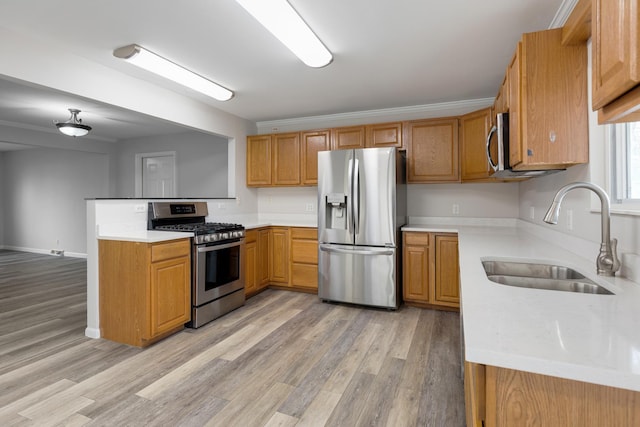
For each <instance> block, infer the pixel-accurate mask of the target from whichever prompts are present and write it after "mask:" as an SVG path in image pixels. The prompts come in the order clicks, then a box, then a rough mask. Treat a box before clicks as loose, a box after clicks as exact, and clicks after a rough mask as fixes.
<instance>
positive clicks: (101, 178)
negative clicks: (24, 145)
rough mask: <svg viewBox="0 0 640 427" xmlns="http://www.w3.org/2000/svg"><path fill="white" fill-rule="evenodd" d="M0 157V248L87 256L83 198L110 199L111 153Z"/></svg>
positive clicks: (42, 151) (37, 151)
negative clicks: (0, 242)
mask: <svg viewBox="0 0 640 427" xmlns="http://www.w3.org/2000/svg"><path fill="white" fill-rule="evenodd" d="M2 158H3V162H2V168H1V170H0V176H1V178H2V183H3V185H2V187H3V188H2V191H3V194H2V209H0V210H1V211H2V213H1V214H0V215H2V219H3V221H2V223H3V224H4V238H3V243H4V246H5V247H8V248H14V249H24V250H31V251H35V252H48V251H49V250H51V249H64V250H65V251H66V252H67V253H69V254H85V253H86V243H87V238H86V223H87V221H86V210H87V208H86V201H85V198H94V197H108V191H109V155H108V154H104V153H89V152H81V151H74V150H60V149H48V148H34V149H28V150H20V151H8V152H5V153H4V154H2Z"/></svg>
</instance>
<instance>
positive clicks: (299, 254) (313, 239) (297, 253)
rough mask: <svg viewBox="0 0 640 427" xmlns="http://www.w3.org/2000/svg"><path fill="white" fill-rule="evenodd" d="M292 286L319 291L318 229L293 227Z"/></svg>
mask: <svg viewBox="0 0 640 427" xmlns="http://www.w3.org/2000/svg"><path fill="white" fill-rule="evenodd" d="M290 252H291V287H293V288H300V289H303V290H310V291H315V292H317V291H318V229H317V228H299V227H295V228H291V251H290Z"/></svg>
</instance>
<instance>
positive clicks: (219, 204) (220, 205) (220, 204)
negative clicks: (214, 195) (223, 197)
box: [218, 203, 227, 210]
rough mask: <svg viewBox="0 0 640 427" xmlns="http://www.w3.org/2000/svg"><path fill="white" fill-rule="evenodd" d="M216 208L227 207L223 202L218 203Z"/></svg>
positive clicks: (223, 208) (222, 208)
mask: <svg viewBox="0 0 640 427" xmlns="http://www.w3.org/2000/svg"><path fill="white" fill-rule="evenodd" d="M218 209H220V210H225V209H227V205H225V204H224V203H218Z"/></svg>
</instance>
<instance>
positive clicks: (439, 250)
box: [433, 234, 460, 307]
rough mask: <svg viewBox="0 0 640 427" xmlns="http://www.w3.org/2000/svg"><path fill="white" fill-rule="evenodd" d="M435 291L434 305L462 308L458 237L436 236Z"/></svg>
mask: <svg viewBox="0 0 640 427" xmlns="http://www.w3.org/2000/svg"><path fill="white" fill-rule="evenodd" d="M435 247H436V249H435V252H436V254H435V258H436V260H435V262H436V267H435V275H436V279H435V281H434V285H435V290H434V292H433V303H434V304H439V305H446V306H450V307H459V306H460V290H459V289H460V287H459V286H460V284H459V283H460V275H459V272H458V236H457V235H455V234H436V235H435Z"/></svg>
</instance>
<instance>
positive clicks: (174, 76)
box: [113, 44, 233, 101]
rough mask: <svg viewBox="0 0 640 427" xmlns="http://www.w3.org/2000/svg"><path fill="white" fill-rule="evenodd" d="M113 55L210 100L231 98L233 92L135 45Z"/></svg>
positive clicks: (118, 50) (121, 49) (114, 52)
mask: <svg viewBox="0 0 640 427" xmlns="http://www.w3.org/2000/svg"><path fill="white" fill-rule="evenodd" d="M113 55H114V56H115V57H117V58H122V59H124V60H126V61H128V62H130V63H132V64H133V65H136V66H138V67H140V68H143V69H145V70H147V71H150V72H152V73H154V74H157V75H159V76H161V77H164V78H165V79H169V80H172V81H174V82H176V83H178V84H181V85H183V86H186V87H188V88H190V89H193V90H195V91H197V92H200V93H203V94H205V95H207V96H210V97H211V98H214V99H217V100H218V101H228V100H229V99H231V98H233V92H232V91H230V90H229V89H227V88H225V87H222V86H220V85H218V84H216V83H214V82H212V81H211V80H208V79H205V78H204V77H202V76H200V75H198V74H196V73H194V72H192V71H189V70H187V69H186V68H183V67H181V66H180V65H178V64H175V63H173V62H171V61H169V60H167V59H165V58H163V57H161V56H159V55H156V54H155V53H153V52H151V51H149V50H147V49H145V48H143V47H141V46H138V45H136V44H132V45H128V46H124V47H121V48H119V49H116V50H114V51H113Z"/></svg>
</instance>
